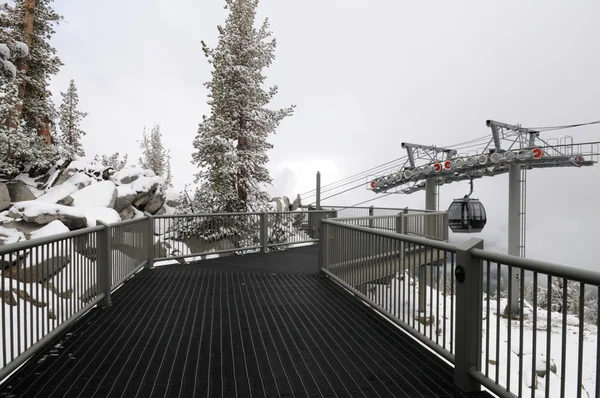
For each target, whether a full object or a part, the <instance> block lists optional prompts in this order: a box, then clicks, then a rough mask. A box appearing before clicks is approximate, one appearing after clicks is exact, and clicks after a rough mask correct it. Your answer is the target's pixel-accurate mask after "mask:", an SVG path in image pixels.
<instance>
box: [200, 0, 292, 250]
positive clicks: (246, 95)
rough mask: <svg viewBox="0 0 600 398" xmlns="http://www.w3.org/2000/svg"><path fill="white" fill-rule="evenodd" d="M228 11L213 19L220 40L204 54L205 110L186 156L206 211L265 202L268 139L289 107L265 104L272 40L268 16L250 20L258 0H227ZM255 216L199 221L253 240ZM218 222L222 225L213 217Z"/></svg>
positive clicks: (206, 229)
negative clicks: (207, 74)
mask: <svg viewBox="0 0 600 398" xmlns="http://www.w3.org/2000/svg"><path fill="white" fill-rule="evenodd" d="M226 3H227V4H226V8H228V9H229V11H230V12H229V15H228V17H227V19H226V22H225V26H224V27H222V26H219V27H218V30H219V42H218V45H217V47H216V48H214V49H211V48H209V47H208V46H207V45H206V43H205V42H204V41H203V42H202V47H203V51H204V54H205V55H206V57H207V58H208V60H209V63H210V64H212V65H213V72H212V79H211V80H210V81H209V82H207V83H205V86H206V87H207V88H208V89H209V91H210V94H209V98H210V100H209V101H208V104H209V106H210V109H211V112H210V115H209V116H206V115H204V116H203V120H202V122H201V123H200V126H199V128H198V133H197V135H196V137H195V139H194V142H193V144H194V148H195V149H196V151H195V152H194V153H193V154H192V163H193V164H195V165H196V166H198V167H199V169H200V171H199V172H198V173H196V174H195V182H196V183H200V189H199V190H197V191H196V194H195V195H194V202H195V207H196V209H200V211H201V212H202V211H211V212H226V213H231V212H248V211H263V210H265V209H267V206H268V201H269V195H268V194H267V192H266V191H265V190H264V188H265V185H266V184H270V183H271V181H272V180H271V177H270V175H269V170H268V169H267V167H266V164H267V162H268V156H267V150H269V149H271V148H272V147H273V146H272V144H270V143H269V142H268V141H267V139H268V137H269V135H270V134H273V133H275V130H276V129H277V127H278V126H279V123H280V122H281V120H283V119H284V118H285V117H287V116H290V115H292V114H293V110H294V106H290V107H289V108H283V109H278V110H271V109H268V108H267V105H268V104H269V102H270V101H271V99H272V98H273V97H274V96H275V95H276V94H277V86H274V87H271V88H268V89H266V90H265V89H264V88H263V87H262V86H263V83H264V82H265V76H264V74H263V69H264V68H267V67H268V66H269V65H270V64H271V62H272V61H273V59H274V58H275V56H274V51H275V47H276V41H275V39H273V38H271V32H270V31H269V22H268V19H265V21H264V22H263V24H262V25H261V27H260V28H259V29H256V28H255V27H254V23H255V19H256V8H257V7H258V0H226ZM255 221H256V220H254V219H252V218H249V217H244V216H239V217H235V218H234V217H231V216H229V217H224V218H223V220H222V223H221V222H220V223H219V225H216V224H212V225H214V227H210V226H199V229H198V231H197V232H198V233H199V234H200V235H204V236H210V237H213V236H215V233H218V234H220V235H222V236H221V238H225V237H227V238H228V239H230V240H233V241H234V242H235V244H236V245H240V246H241V245H244V244H246V243H244V242H245V241H247V240H249V242H247V243H248V244H253V243H255V241H256V240H257V239H258V228H257V225H255V224H256V222H255ZM220 224H222V225H220Z"/></svg>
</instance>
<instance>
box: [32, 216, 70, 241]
mask: <svg viewBox="0 0 600 398" xmlns="http://www.w3.org/2000/svg"><path fill="white" fill-rule="evenodd" d="M65 232H69V228H67V226H66V225H65V224H63V223H62V222H60V221H58V220H54V221H52V222H50V223H48V224H46V226H44V227H42V228H40V229H38V230H37V231H33V232H32V233H31V239H38V238H43V237H44V236H51V235H57V234H62V233H65Z"/></svg>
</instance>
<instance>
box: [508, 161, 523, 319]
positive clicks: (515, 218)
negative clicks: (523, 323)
mask: <svg viewBox="0 0 600 398" xmlns="http://www.w3.org/2000/svg"><path fill="white" fill-rule="evenodd" d="M520 178H521V165H520V164H511V165H510V166H509V167H508V254H509V255H511V256H517V257H518V256H520V250H519V245H520V242H521V214H520V213H521V186H520V181H519V180H520ZM520 277H521V275H520V270H519V269H518V268H513V271H512V291H511V302H510V308H511V309H512V311H511V312H512V313H515V314H518V313H519V279H520ZM504 312H505V313H508V311H507V309H505V311H504Z"/></svg>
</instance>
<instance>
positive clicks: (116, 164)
mask: <svg viewBox="0 0 600 398" xmlns="http://www.w3.org/2000/svg"><path fill="white" fill-rule="evenodd" d="M120 156H121V155H120V154H119V152H115V153H113V154H112V155H110V156H106V155H102V157H100V156H98V155H96V156H94V162H97V163H100V164H101V165H102V166H104V167H112V169H113V170H114V171H119V170H122V169H123V168H124V167H125V166H127V154H125V155H123V159H121V158H120Z"/></svg>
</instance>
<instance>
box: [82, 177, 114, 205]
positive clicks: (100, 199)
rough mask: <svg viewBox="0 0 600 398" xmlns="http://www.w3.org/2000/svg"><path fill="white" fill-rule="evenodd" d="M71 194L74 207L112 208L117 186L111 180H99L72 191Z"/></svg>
mask: <svg viewBox="0 0 600 398" xmlns="http://www.w3.org/2000/svg"><path fill="white" fill-rule="evenodd" d="M71 196H72V197H73V199H74V202H73V206H74V207H83V206H85V207H109V208H114V206H115V202H116V200H117V187H116V186H115V184H114V183H113V182H112V181H101V182H97V183H95V184H91V185H89V186H87V187H85V188H83V189H81V190H79V191H77V192H74V193H72V194H71Z"/></svg>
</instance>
